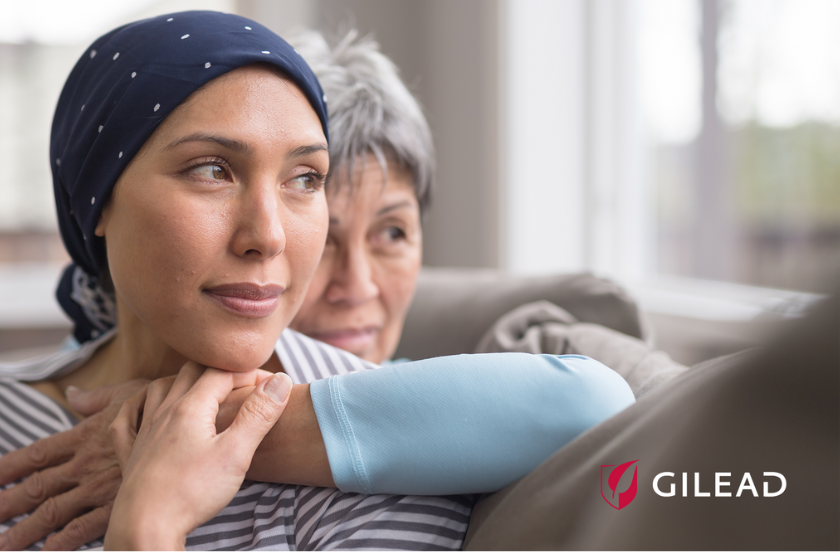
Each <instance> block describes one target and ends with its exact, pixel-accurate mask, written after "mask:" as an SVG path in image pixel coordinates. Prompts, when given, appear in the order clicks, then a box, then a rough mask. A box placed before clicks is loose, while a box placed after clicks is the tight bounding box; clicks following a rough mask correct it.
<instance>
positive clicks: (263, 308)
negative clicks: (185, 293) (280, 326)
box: [202, 282, 285, 319]
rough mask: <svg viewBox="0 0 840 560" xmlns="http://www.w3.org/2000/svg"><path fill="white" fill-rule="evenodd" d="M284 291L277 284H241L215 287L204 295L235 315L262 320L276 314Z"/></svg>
mask: <svg viewBox="0 0 840 560" xmlns="http://www.w3.org/2000/svg"><path fill="white" fill-rule="evenodd" d="M284 290H285V288H283V287H282V286H278V285H277V284H266V285H265V286H260V285H259V284H251V283H249V282H241V283H238V284H221V285H219V286H213V287H211V288H206V289H205V290H204V291H203V292H202V293H203V294H204V295H206V296H207V297H209V298H210V299H212V300H213V301H215V302H216V303H218V304H219V305H221V306H222V307H224V308H225V309H226V310H227V311H230V312H231V313H233V314H235V315H240V316H242V317H248V318H252V319H261V318H263V317H268V316H269V315H271V314H272V313H274V310H275V309H277V304H278V302H279V298H280V294H282V293H283V291H284Z"/></svg>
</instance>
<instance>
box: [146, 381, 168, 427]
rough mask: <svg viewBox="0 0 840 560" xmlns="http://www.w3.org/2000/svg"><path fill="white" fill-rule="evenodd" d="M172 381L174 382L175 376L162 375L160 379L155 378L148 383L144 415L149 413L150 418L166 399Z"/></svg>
mask: <svg viewBox="0 0 840 560" xmlns="http://www.w3.org/2000/svg"><path fill="white" fill-rule="evenodd" d="M173 383H175V377H164V378H162V379H156V380H154V381H152V382H151V383H150V384H149V387H148V388H147V389H146V400H145V403H144V409H143V414H144V415H149V417H150V418H151V416H152V415H153V414H154V412H155V411H156V410H157V409H158V408H160V405H161V404H162V403H163V401H164V400H165V399H166V396H167V395H168V394H169V390H170V389H171V388H172V384H173Z"/></svg>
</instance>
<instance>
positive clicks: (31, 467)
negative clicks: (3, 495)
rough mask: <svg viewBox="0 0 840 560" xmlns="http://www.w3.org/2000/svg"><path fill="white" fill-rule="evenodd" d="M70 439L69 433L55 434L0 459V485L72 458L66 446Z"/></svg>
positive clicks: (70, 446) (71, 450)
mask: <svg viewBox="0 0 840 560" xmlns="http://www.w3.org/2000/svg"><path fill="white" fill-rule="evenodd" d="M70 438H72V435H71V434H70V433H69V432H64V433H60V434H56V435H54V436H50V437H48V438H44V439H40V440H38V441H36V442H35V443H33V444H32V445H29V446H27V447H24V448H23V449H17V450H15V451H12V452H11V453H8V454H6V455H3V456H2V457H0V485H5V484H9V483H11V482H14V481H15V480H20V479H21V478H23V477H25V476H28V475H30V474H31V473H33V472H34V471H36V470H39V469H44V468H46V467H51V466H53V465H56V464H58V463H63V462H64V461H66V460H67V459H69V458H70V457H72V456H73V449H72V445H68V441H67V440H68V439H70Z"/></svg>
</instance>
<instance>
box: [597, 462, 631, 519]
mask: <svg viewBox="0 0 840 560" xmlns="http://www.w3.org/2000/svg"><path fill="white" fill-rule="evenodd" d="M637 462H638V459H637V460H635V461H629V462H627V463H622V464H620V465H601V495H602V496H603V497H604V500H605V501H606V502H607V503H608V504H610V505H611V506H612V507H614V508H615V509H623V508H625V507H627V506H628V505H630V502H632V501H633V498H635V497H636V475H637V472H636V470H637V466H633V465H635V464H636V463H637ZM630 467H633V479H632V480H631V481H630V483H629V485H628V484H627V482H625V483H624V484H621V481H622V479H625V480H626V479H627V478H629V476H630V475H629V474H628V475H627V476H626V477H625V476H624V473H626V472H627V471H628V470H629V469H630ZM625 488H626V490H625Z"/></svg>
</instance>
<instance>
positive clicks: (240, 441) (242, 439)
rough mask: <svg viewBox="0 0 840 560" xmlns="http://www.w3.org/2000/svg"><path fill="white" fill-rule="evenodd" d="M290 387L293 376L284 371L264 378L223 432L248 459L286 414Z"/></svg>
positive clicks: (223, 435) (249, 459)
mask: <svg viewBox="0 0 840 560" xmlns="http://www.w3.org/2000/svg"><path fill="white" fill-rule="evenodd" d="M291 389H292V380H291V378H290V377H289V376H288V375H286V374H284V373H278V374H276V375H272V376H270V377H269V378H267V379H265V380H263V382H262V383H260V384H259V385H258V386H257V388H256V389H254V391H253V392H251V394H250V395H249V396H248V398H247V399H245V402H244V403H242V407H241V408H240V409H239V414H237V415H236V418H234V420H233V424H231V426H230V427H229V428H228V429H227V430H225V431H224V432H223V433H222V434H220V435H221V436H222V437H224V438H225V439H226V440H227V441H228V442H231V444H232V445H235V446H236V447H237V448H239V449H240V450H241V451H243V452H246V453H247V459H248V463H250V461H251V457H253V454H254V452H255V451H256V450H257V447H258V446H259V445H260V442H262V440H263V438H264V437H265V435H266V434H267V433H268V432H269V430H271V428H272V427H273V426H274V424H276V423H277V420H278V419H279V418H280V415H281V414H283V411H284V410H285V408H286V404H287V403H288V402H289V394H290V392H291Z"/></svg>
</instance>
